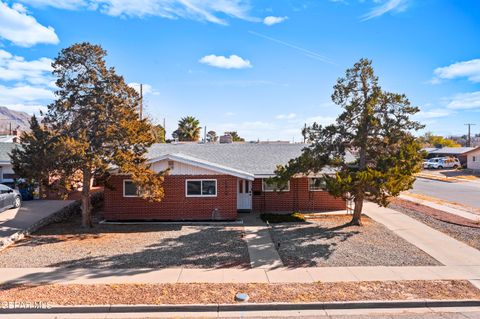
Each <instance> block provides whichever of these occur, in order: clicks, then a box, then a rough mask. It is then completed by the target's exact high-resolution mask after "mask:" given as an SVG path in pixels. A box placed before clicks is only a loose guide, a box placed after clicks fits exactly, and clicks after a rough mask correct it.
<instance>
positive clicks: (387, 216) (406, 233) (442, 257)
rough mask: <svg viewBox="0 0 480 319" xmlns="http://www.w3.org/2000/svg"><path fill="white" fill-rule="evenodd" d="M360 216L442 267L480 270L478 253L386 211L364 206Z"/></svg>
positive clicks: (456, 241) (393, 211)
mask: <svg viewBox="0 0 480 319" xmlns="http://www.w3.org/2000/svg"><path fill="white" fill-rule="evenodd" d="M363 210H364V213H365V214H366V215H368V216H370V217H371V218H372V219H374V220H375V221H377V222H379V223H381V224H383V225H385V227H387V228H388V229H390V230H391V231H392V232H394V233H395V234H396V235H397V236H399V237H402V238H403V239H405V240H407V241H408V242H410V243H411V244H413V245H415V246H417V247H418V248H420V249H422V250H423V251H424V252H426V253H427V254H429V255H430V256H432V257H433V258H435V259H436V260H438V261H439V262H441V263H442V264H444V265H445V266H457V267H458V266H480V251H478V250H477V249H475V248H473V247H470V246H468V245H467V244H464V243H462V242H460V241H458V240H456V239H454V238H452V237H450V236H448V235H446V234H444V233H442V232H440V231H438V230H435V229H433V228H431V227H429V226H427V225H425V224H424V223H421V222H419V221H417V220H415V219H413V218H411V217H408V216H407V215H405V214H402V213H400V212H398V211H396V210H393V209H390V208H384V207H379V206H378V205H377V204H374V203H370V202H365V203H364V206H363Z"/></svg>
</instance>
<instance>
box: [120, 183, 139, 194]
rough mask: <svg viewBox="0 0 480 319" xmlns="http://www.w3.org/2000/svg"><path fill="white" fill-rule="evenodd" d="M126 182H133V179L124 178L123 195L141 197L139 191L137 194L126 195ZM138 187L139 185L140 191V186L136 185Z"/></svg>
mask: <svg viewBox="0 0 480 319" xmlns="http://www.w3.org/2000/svg"><path fill="white" fill-rule="evenodd" d="M125 182H132V183H133V180H131V179H124V180H123V197H139V195H138V193H137V195H126V194H125ZM136 187H137V191H138V186H136Z"/></svg>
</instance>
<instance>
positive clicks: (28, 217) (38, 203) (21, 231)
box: [0, 200, 74, 251]
mask: <svg viewBox="0 0 480 319" xmlns="http://www.w3.org/2000/svg"><path fill="white" fill-rule="evenodd" d="M73 202H74V201H71V200H66V201H62V200H34V201H27V202H23V203H22V207H20V208H17V209H9V210H6V211H4V212H2V213H0V251H1V250H2V249H4V248H5V247H7V246H8V245H10V244H11V243H12V242H13V241H15V240H18V239H20V238H21V237H22V236H24V235H25V234H28V233H29V232H32V231H34V230H36V229H38V228H39V227H41V224H42V222H43V221H44V220H45V219H47V218H48V217H50V216H51V215H52V214H54V213H55V212H57V211H59V210H61V209H62V208H64V207H66V206H68V205H70V204H71V203H73Z"/></svg>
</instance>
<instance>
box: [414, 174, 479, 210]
mask: <svg viewBox="0 0 480 319" xmlns="http://www.w3.org/2000/svg"><path fill="white" fill-rule="evenodd" d="M410 192H412V193H416V194H422V195H427V196H430V197H436V198H440V199H443V200H446V201H450V202H456V203H460V204H463V205H467V206H471V207H475V208H480V184H477V183H475V184H474V183H470V182H458V183H448V182H442V181H437V180H430V179H424V178H417V180H416V182H415V184H413V189H411V190H410Z"/></svg>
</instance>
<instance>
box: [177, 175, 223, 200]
mask: <svg viewBox="0 0 480 319" xmlns="http://www.w3.org/2000/svg"><path fill="white" fill-rule="evenodd" d="M188 182H201V183H200V195H188ZM203 182H215V195H203V194H202V193H203ZM217 196H218V182H217V180H216V179H211V178H197V179H186V180H185V197H217Z"/></svg>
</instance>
